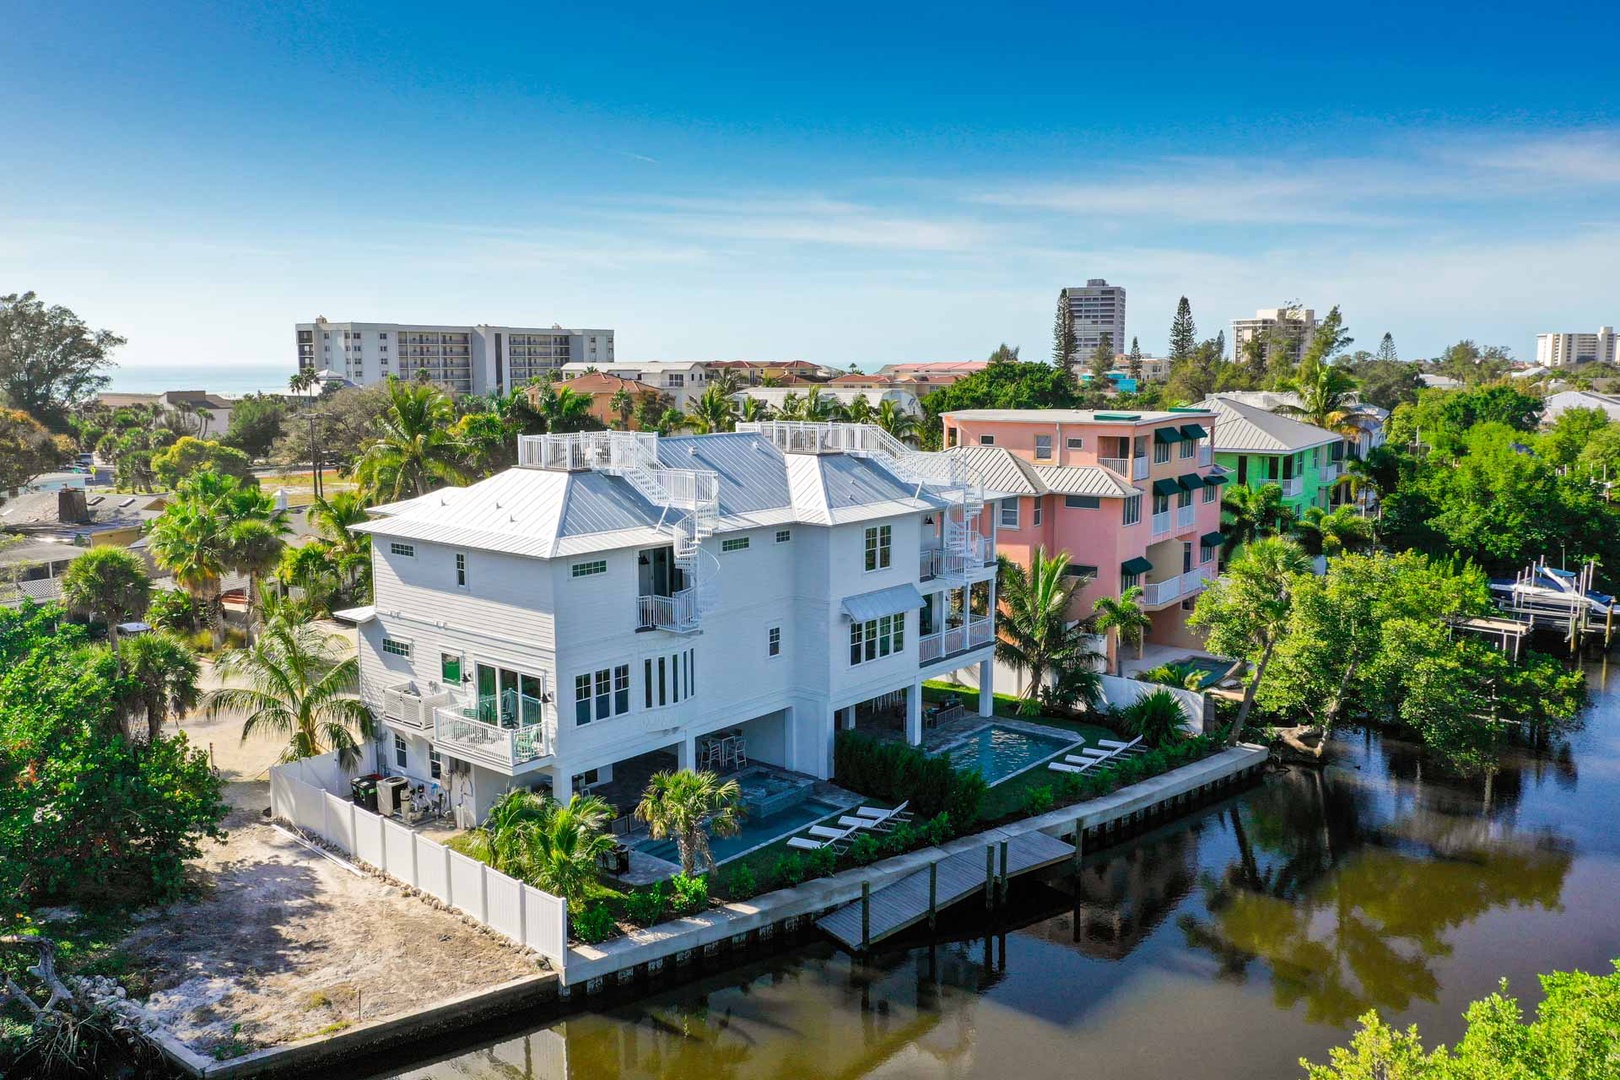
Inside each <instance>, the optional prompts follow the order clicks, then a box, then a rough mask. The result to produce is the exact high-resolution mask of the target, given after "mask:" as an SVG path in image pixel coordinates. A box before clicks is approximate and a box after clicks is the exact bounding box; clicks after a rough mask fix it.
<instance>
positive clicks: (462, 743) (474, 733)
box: [433, 702, 551, 773]
mask: <svg viewBox="0 0 1620 1080" xmlns="http://www.w3.org/2000/svg"><path fill="white" fill-rule="evenodd" d="M483 704H484V705H485V706H486V707H485V708H480V709H472V708H467V707H465V706H459V705H456V704H454V703H452V704H450V705H441V706H439V707H438V708H436V709H434V710H433V743H434V746H435V748H436V749H438V750H440V751H442V752H443V753H447V754H449V755H450V756H451V757H455V758H459V759H460V760H462V761H471V762H473V763H474V764H477V765H483V766H486V767H487V768H492V769H496V770H499V771H502V772H506V773H511V772H514V771H516V770H517V768H518V767H519V766H521V765H526V764H528V763H529V762H532V761H538V760H539V759H541V758H542V757H545V756H546V755H548V754H550V753H551V749H550V747H549V746H547V745H546V729H545V726H544V725H543V724H524V725H521V726H515V727H504V726H501V725H499V724H495V723H492V722H490V721H489V720H487V719H481V718H480V716H479V714H480V713H485V714H487V713H489V712H490V711H492V710H491V709H490V708H488V707H487V706H489V705H492V704H493V702H484V703H483ZM532 704H533V705H534V706H536V707H538V705H539V702H533V703H532Z"/></svg>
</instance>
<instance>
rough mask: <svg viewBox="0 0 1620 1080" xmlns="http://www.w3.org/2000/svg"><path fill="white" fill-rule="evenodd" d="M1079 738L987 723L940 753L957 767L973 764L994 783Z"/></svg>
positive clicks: (988, 781) (1075, 741) (967, 766)
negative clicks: (1039, 733) (947, 756)
mask: <svg viewBox="0 0 1620 1080" xmlns="http://www.w3.org/2000/svg"><path fill="white" fill-rule="evenodd" d="M1080 741H1081V740H1080V739H1079V737H1075V738H1062V737H1059V736H1056V735H1038V734H1035V733H1033V732H1028V731H1020V730H1019V729H1017V728H1011V727H1006V726H1004V725H1002V724H989V725H987V726H985V727H982V728H980V729H979V730H978V731H975V732H974V733H973V734H972V735H969V736H968V737H967V738H966V739H964V740H962V741H961V742H959V743H953V744H952V745H951V746H948V747H946V748H945V750H944V753H947V754H949V755H950V756H951V764H952V765H954V766H956V767H957V768H958V769H975V768H976V769H978V770H979V772H980V774H982V775H983V776H984V779H985V783H987V784H997V783H1000V782H1001V781H1002V780H1005V779H1006V778H1007V777H1009V776H1011V775H1013V774H1014V773H1016V772H1020V771H1022V770H1024V769H1027V768H1028V767H1029V766H1031V765H1034V764H1035V763H1036V762H1038V761H1045V760H1046V759H1047V758H1049V757H1052V756H1053V755H1055V754H1056V753H1057V752H1058V751H1060V750H1063V749H1065V748H1066V747H1070V746H1073V745H1075V744H1076V743H1078V742H1080Z"/></svg>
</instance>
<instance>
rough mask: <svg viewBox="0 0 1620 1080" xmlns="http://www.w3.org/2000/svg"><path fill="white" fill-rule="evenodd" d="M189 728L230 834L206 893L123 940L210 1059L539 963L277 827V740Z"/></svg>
mask: <svg viewBox="0 0 1620 1080" xmlns="http://www.w3.org/2000/svg"><path fill="white" fill-rule="evenodd" d="M211 678H212V674H211V672H208V671H206V670H205V675H204V682H205V685H206V684H208V680H210V679H211ZM180 726H181V728H182V729H183V730H184V731H185V732H186V733H187V735H188V736H190V737H191V739H192V741H193V742H195V743H197V744H198V745H202V746H206V745H207V744H208V743H210V742H212V743H213V746H214V760H215V764H216V767H217V768H219V769H220V771H221V772H222V773H223V774H224V775H225V777H226V779H227V780H229V781H230V784H229V787H228V789H227V792H228V798H229V800H230V802H231V806H232V810H231V814H230V816H229V818H228V819H227V820H226V823H225V825H226V829H227V831H228V833H229V840H228V841H227V842H226V843H224V844H209V845H207V847H206V849H205V850H204V853H203V855H202V857H201V858H199V859H198V860H196V863H195V866H196V869H197V870H198V872H199V876H200V877H201V879H202V880H203V882H204V883H205V887H204V892H203V894H202V895H201V897H200V898H199V899H197V900H196V901H194V902H191V903H186V904H179V905H175V906H173V907H170V908H167V909H164V910H163V911H161V912H158V913H156V914H155V915H154V916H152V917H150V918H148V919H146V920H144V921H143V922H142V923H141V924H140V925H139V926H137V927H136V929H135V930H134V932H133V933H132V934H131V935H130V937H129V938H128V939H126V941H125V943H124V948H125V950H126V951H127V952H129V953H130V954H132V956H133V957H135V958H136V959H137V960H138V961H139V962H140V965H141V966H142V967H143V968H145V969H146V971H147V973H148V975H149V977H150V978H151V981H152V986H153V988H154V989H153V993H152V994H151V996H150V998H149V999H148V1001H147V1003H146V1004H147V1008H148V1010H149V1011H150V1012H152V1013H153V1014H155V1015H156V1016H157V1017H159V1018H160V1019H161V1020H162V1022H163V1023H164V1024H165V1026H166V1027H168V1028H169V1029H170V1030H171V1031H173V1032H174V1033H175V1034H176V1035H177V1036H178V1037H179V1038H181V1039H182V1040H184V1041H185V1042H187V1043H188V1044H190V1045H191V1046H193V1047H194V1048H196V1049H198V1050H200V1051H202V1052H204V1053H208V1052H210V1051H212V1050H214V1049H215V1048H216V1047H220V1046H223V1045H227V1044H231V1043H238V1044H241V1045H242V1046H244V1047H247V1048H258V1047H263V1046H272V1045H275V1044H278V1043H283V1042H288V1041H291V1040H294V1039H298V1038H300V1037H303V1036H306V1035H313V1034H316V1033H319V1032H322V1031H330V1030H337V1029H340V1028H341V1027H343V1026H347V1025H349V1024H352V1023H354V1022H355V1021H356V1020H357V1019H361V1018H363V1019H366V1020H378V1019H382V1018H385V1017H388V1016H393V1015H396V1014H398V1013H401V1012H406V1011H409V1010H411V1009H415V1008H419V1007H421V1006H424V1005H428V1004H431V1003H433V1002H435V1001H439V1000H442V999H445V998H448V997H453V996H455V995H457V994H462V993H466V992H468V991H471V990H475V989H477V988H479V987H483V986H493V985H496V984H498V983H502V982H506V981H508V980H510V979H514V978H517V977H519V976H522V975H526V974H532V973H533V972H535V971H536V970H538V962H537V961H536V960H535V958H534V957H532V956H530V955H528V954H526V953H523V952H521V951H519V950H518V949H516V948H515V947H513V946H511V945H510V944H508V943H507V942H506V940H505V939H504V938H501V937H498V936H496V935H493V934H487V933H484V932H483V931H481V930H479V929H477V928H476V927H474V926H471V925H469V924H467V923H466V922H463V921H462V920H461V918H460V917H458V916H455V915H451V914H449V913H447V912H444V911H440V910H438V909H436V908H434V907H431V906H429V905H428V904H427V903H425V902H423V901H422V900H420V899H418V898H416V897H412V896H406V895H405V894H404V893H403V892H401V891H400V890H399V889H397V888H394V887H391V886H389V885H387V884H385V883H383V882H382V881H379V880H378V879H376V878H373V877H370V876H365V875H359V874H356V873H354V872H352V871H351V870H349V869H347V868H346V867H344V866H343V865H340V864H339V863H338V862H335V861H333V860H332V859H329V858H327V857H325V856H324V855H323V854H321V853H319V852H317V851H314V850H311V849H310V848H309V847H307V846H306V845H304V844H302V843H299V842H298V841H296V840H294V839H293V838H292V837H291V836H289V835H287V834H285V833H283V832H282V831H280V830H278V829H276V828H275V827H273V826H271V825H269V824H268V823H267V819H266V818H265V817H264V816H263V814H262V812H263V811H264V809H265V808H266V807H268V806H269V804H270V785H269V782H268V779H267V778H266V777H267V772H266V770H267V769H268V768H269V766H270V764H271V763H273V762H274V761H275V758H276V754H277V746H276V744H274V743H273V742H268V741H264V740H254V741H253V742H250V743H248V744H245V745H244V744H242V742H241V740H240V721H239V720H237V719H235V718H225V719H221V720H217V721H212V722H207V721H202V720H200V719H193V718H187V719H186V720H184V721H182V723H181V725H180Z"/></svg>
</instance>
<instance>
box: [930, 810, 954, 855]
mask: <svg viewBox="0 0 1620 1080" xmlns="http://www.w3.org/2000/svg"><path fill="white" fill-rule="evenodd" d="M955 836H956V824H955V823H954V822H952V821H951V815H950V814H948V813H946V812H945V811H943V810H941V811H940V812H939V813H937V814H935V815H934V816H933V817H931V818H929V819H928V824H926V825H924V826H923V838H924V839H925V840H927V841H928V843H930V844H932V845H934V846H935V847H938V846H939V845H940V844H943V843H946V842H947V841H949V840H951V839H952V838H953V837H955Z"/></svg>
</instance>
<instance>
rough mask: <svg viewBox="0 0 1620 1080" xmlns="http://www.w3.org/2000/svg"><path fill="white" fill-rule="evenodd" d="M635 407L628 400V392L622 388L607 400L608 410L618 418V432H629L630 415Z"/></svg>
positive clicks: (629, 399) (632, 402)
mask: <svg viewBox="0 0 1620 1080" xmlns="http://www.w3.org/2000/svg"><path fill="white" fill-rule="evenodd" d="M635 407H636V406H635V402H634V401H632V400H631V398H630V391H628V390H626V389H625V388H624V387H622V386H621V387H619V388H618V389H617V390H615V391H614V392H613V396H612V397H611V398H609V399H608V410H609V411H610V412H612V413H613V415H615V416H617V417H618V418H619V419H618V421H617V422H616V423H617V426H618V429H619V430H620V431H629V430H630V414H631V413H632V412H633V411H634V410H635Z"/></svg>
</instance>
